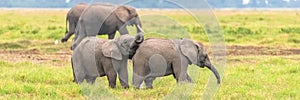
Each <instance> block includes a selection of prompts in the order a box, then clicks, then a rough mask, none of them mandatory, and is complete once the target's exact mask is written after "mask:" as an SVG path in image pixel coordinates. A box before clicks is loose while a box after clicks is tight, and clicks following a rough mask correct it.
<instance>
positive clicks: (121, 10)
mask: <svg viewBox="0 0 300 100" xmlns="http://www.w3.org/2000/svg"><path fill="white" fill-rule="evenodd" d="M116 15H117V17H118V18H119V19H120V20H121V21H122V22H123V23H125V22H126V21H128V20H130V19H131V18H133V17H136V16H137V12H136V10H135V9H134V8H132V7H129V6H119V7H118V8H117V9H116Z"/></svg>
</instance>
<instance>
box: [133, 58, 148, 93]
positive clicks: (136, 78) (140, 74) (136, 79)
mask: <svg viewBox="0 0 300 100" xmlns="http://www.w3.org/2000/svg"><path fill="white" fill-rule="evenodd" d="M132 62H133V77H132V84H133V86H134V88H135V89H139V88H140V86H141V84H142V83H143V81H144V79H145V76H146V75H145V71H146V70H147V69H146V68H145V67H144V66H145V61H143V60H142V61H136V60H135V59H133V61H132Z"/></svg>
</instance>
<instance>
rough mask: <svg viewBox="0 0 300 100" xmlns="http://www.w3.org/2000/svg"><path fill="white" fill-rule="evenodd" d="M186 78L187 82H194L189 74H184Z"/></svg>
mask: <svg viewBox="0 0 300 100" xmlns="http://www.w3.org/2000/svg"><path fill="white" fill-rule="evenodd" d="M186 79H187V81H188V82H190V83H194V82H193V80H192V78H191V77H190V76H189V74H186Z"/></svg>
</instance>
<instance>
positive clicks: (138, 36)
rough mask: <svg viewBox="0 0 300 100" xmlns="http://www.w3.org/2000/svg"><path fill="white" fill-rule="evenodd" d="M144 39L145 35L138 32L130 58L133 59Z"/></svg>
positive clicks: (132, 45)
mask: <svg viewBox="0 0 300 100" xmlns="http://www.w3.org/2000/svg"><path fill="white" fill-rule="evenodd" d="M143 41H144V35H143V34H141V33H138V34H137V35H136V36H135V40H134V41H133V42H132V43H131V45H130V51H129V59H132V57H133V56H134V54H135V51H136V50H137V49H138V47H139V44H141V43H142V42H143Z"/></svg>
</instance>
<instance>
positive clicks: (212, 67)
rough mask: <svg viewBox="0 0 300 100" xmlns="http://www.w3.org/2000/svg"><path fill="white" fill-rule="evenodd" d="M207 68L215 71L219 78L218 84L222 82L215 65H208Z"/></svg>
mask: <svg viewBox="0 0 300 100" xmlns="http://www.w3.org/2000/svg"><path fill="white" fill-rule="evenodd" d="M207 68H208V69H209V70H211V71H212V72H213V73H214V75H215V76H216V78H217V82H218V84H220V82H221V80H220V75H219V73H218V71H217V69H216V68H215V67H214V66H213V65H210V66H207Z"/></svg>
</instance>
